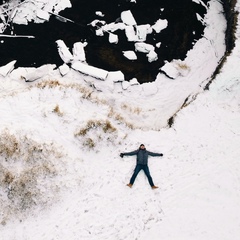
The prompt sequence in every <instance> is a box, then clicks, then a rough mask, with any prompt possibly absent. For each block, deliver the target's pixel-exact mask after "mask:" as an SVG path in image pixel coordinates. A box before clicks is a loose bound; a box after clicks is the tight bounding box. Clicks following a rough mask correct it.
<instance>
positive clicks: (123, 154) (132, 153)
mask: <svg viewBox="0 0 240 240" xmlns="http://www.w3.org/2000/svg"><path fill="white" fill-rule="evenodd" d="M137 153H138V150H135V151H132V152H125V153H120V157H123V156H133V155H137Z"/></svg>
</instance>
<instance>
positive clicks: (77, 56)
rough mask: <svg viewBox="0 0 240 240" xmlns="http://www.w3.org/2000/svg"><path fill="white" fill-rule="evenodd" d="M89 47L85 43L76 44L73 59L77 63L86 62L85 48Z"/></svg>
mask: <svg viewBox="0 0 240 240" xmlns="http://www.w3.org/2000/svg"><path fill="white" fill-rule="evenodd" d="M86 46H87V43H86V42H84V43H82V42H76V43H74V44H73V59H74V60H75V61H82V62H85V61H86V56H85V51H84V47H86Z"/></svg>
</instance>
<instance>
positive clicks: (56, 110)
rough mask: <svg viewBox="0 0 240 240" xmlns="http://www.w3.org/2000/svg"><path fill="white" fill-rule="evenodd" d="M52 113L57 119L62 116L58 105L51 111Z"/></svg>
mask: <svg viewBox="0 0 240 240" xmlns="http://www.w3.org/2000/svg"><path fill="white" fill-rule="evenodd" d="M53 112H54V113H56V114H57V115H58V116H59V117H62V116H63V113H62V111H61V110H60V107H59V105H58V104H57V105H56V106H55V108H54V109H53Z"/></svg>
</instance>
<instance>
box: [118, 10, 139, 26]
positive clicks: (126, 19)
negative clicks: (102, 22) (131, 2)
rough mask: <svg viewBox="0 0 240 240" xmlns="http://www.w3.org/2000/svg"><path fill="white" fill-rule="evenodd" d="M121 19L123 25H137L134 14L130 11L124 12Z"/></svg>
mask: <svg viewBox="0 0 240 240" xmlns="http://www.w3.org/2000/svg"><path fill="white" fill-rule="evenodd" d="M121 19H122V21H123V23H125V24H126V25H130V26H134V25H137V23H136V21H135V19H134V17H133V15H132V12H131V11H130V10H127V11H123V12H122V13H121Z"/></svg>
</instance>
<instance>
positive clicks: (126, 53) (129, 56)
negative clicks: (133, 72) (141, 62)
mask: <svg viewBox="0 0 240 240" xmlns="http://www.w3.org/2000/svg"><path fill="white" fill-rule="evenodd" d="M123 56H124V57H126V58H127V59H129V60H137V55H136V53H135V52H134V51H123Z"/></svg>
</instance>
